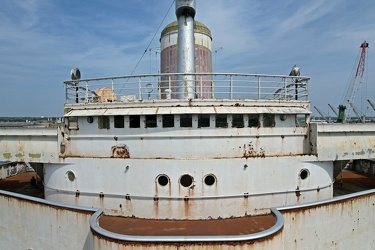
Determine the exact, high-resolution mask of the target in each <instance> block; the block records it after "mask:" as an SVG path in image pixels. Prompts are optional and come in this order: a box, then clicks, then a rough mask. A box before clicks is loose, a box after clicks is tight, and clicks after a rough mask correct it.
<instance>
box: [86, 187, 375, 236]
mask: <svg viewBox="0 0 375 250" xmlns="http://www.w3.org/2000/svg"><path fill="white" fill-rule="evenodd" d="M373 193H375V189H371V190H366V191H361V192H357V193H354V194H347V195H342V196H340V197H334V198H330V199H325V200H321V201H316V202H309V203H304V204H298V205H292V206H282V207H272V208H270V210H271V213H272V215H273V216H274V217H275V219H276V222H275V224H274V225H273V226H272V227H271V228H269V229H266V230H264V231H262V232H258V233H254V234H246V235H222V236H209V235H207V236H133V235H122V234H117V233H113V232H110V231H107V230H105V229H103V228H101V227H100V226H99V224H98V220H99V217H100V216H101V215H102V213H103V210H102V209H98V210H97V211H96V212H95V213H94V214H93V215H92V216H91V218H90V227H91V230H92V231H93V232H95V233H97V234H98V235H101V236H103V237H106V238H109V239H112V240H119V241H131V242H169V243H183V242H185V243H186V242H238V241H253V240H257V239H262V238H265V237H269V236H272V235H274V234H276V233H277V232H279V231H280V230H281V229H282V228H283V226H284V217H283V215H282V213H281V212H282V211H287V210H293V209H301V208H302V209H303V208H309V207H316V206H321V205H326V204H328V203H335V202H340V201H343V200H347V199H351V198H355V197H359V196H363V195H368V194H373Z"/></svg>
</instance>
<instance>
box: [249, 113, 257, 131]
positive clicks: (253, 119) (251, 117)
mask: <svg viewBox="0 0 375 250" xmlns="http://www.w3.org/2000/svg"><path fill="white" fill-rule="evenodd" d="M249 127H250V128H251V127H259V115H258V114H250V115H249Z"/></svg>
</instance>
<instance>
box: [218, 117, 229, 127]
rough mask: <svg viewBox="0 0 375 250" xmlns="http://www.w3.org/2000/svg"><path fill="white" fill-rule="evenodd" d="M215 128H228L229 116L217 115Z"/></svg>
mask: <svg viewBox="0 0 375 250" xmlns="http://www.w3.org/2000/svg"><path fill="white" fill-rule="evenodd" d="M215 127H217V128H227V127H228V121H227V115H216V119H215Z"/></svg>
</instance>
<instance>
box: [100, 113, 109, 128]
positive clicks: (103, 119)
mask: <svg viewBox="0 0 375 250" xmlns="http://www.w3.org/2000/svg"><path fill="white" fill-rule="evenodd" d="M98 118H99V119H98V127H99V129H109V116H99V117H98Z"/></svg>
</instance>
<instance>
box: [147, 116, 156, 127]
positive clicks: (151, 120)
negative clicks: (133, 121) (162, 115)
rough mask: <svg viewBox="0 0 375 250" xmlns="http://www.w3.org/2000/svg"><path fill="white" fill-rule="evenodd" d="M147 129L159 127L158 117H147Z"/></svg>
mask: <svg viewBox="0 0 375 250" xmlns="http://www.w3.org/2000/svg"><path fill="white" fill-rule="evenodd" d="M145 123H146V124H145V125H146V128H156V127H157V124H158V123H157V116H156V115H146V121H145Z"/></svg>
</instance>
